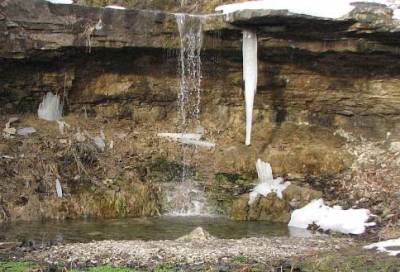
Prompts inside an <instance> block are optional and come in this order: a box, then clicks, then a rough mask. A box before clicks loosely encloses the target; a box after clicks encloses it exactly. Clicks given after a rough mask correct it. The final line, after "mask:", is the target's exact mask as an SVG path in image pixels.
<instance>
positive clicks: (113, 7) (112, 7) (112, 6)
mask: <svg viewBox="0 0 400 272" xmlns="http://www.w3.org/2000/svg"><path fill="white" fill-rule="evenodd" d="M105 8H108V9H126V8H124V7H121V6H117V5H108V6H105Z"/></svg>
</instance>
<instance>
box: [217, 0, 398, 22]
mask: <svg viewBox="0 0 400 272" xmlns="http://www.w3.org/2000/svg"><path fill="white" fill-rule="evenodd" d="M353 2H354V0H324V1H315V0H296V1H293V0H262V1H249V2H243V3H236V4H229V5H222V6H218V7H217V8H216V9H215V10H216V11H221V12H223V13H224V14H229V13H232V12H235V11H240V10H246V9H249V10H256V9H271V10H288V11H289V12H291V13H297V14H304V15H310V16H316V17H324V18H335V19H337V18H341V17H343V16H345V15H346V14H348V13H349V12H351V11H352V10H353V9H354V6H352V5H351V3H353ZM363 2H370V3H379V4H385V5H388V6H389V7H393V8H395V6H394V5H393V1H390V0H375V1H374V0H364V1H363ZM397 15H398V12H396V11H395V16H396V17H397Z"/></svg>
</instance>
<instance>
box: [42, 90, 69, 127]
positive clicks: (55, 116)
mask: <svg viewBox="0 0 400 272" xmlns="http://www.w3.org/2000/svg"><path fill="white" fill-rule="evenodd" d="M62 112H63V103H62V102H61V98H60V96H58V95H54V94H53V93H51V92H48V93H47V94H46V95H45V96H44V97H43V101H42V103H40V105H39V109H38V116H39V118H40V119H43V120H46V121H57V120H60V119H61V117H62Z"/></svg>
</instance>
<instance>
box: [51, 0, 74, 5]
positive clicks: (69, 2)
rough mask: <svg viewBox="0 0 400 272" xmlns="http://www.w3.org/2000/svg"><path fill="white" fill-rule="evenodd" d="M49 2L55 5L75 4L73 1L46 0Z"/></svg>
mask: <svg viewBox="0 0 400 272" xmlns="http://www.w3.org/2000/svg"><path fill="white" fill-rule="evenodd" d="M46 1H47V2H50V3H53V4H68V5H69V4H73V3H74V2H73V1H72V0H46Z"/></svg>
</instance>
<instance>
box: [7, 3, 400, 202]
mask: <svg viewBox="0 0 400 272" xmlns="http://www.w3.org/2000/svg"><path fill="white" fill-rule="evenodd" d="M86 2H87V3H89V2H90V1H86ZM176 2H177V1H158V2H157V1H137V3H136V2H134V1H133V2H131V4H132V5H133V7H136V8H150V7H151V8H153V7H155V8H160V9H169V7H171V9H172V10H176V9H177V8H176V7H177V5H178V7H179V3H176ZM203 2H207V3H208V2H210V4H209V6H207V7H200V8H199V9H200V10H206V11H208V10H211V6H214V2H213V1H203ZM216 2H218V3H217V4H219V2H222V1H216ZM90 3H94V1H92V2H90ZM113 3H114V2H113ZM118 3H119V2H118ZM135 3H136V4H135ZM158 3H163V5H162V6H158ZM120 4H122V3H120ZM164 4H165V5H166V6H164ZM207 5H208V4H207ZM391 15H392V14H391V10H389V9H387V8H386V7H383V6H374V5H372V6H371V5H369V6H365V5H358V6H357V7H356V9H355V10H354V11H353V12H352V13H351V14H349V16H348V17H347V18H344V19H341V20H325V19H321V18H313V17H309V16H300V15H294V14H289V13H287V12H285V11H244V12H239V13H236V14H233V15H232V16H229V17H227V18H225V17H224V16H212V17H208V18H207V19H205V22H204V29H205V33H204V35H205V37H204V49H203V51H202V62H203V63H202V71H203V79H202V98H201V115H200V119H201V123H202V126H203V127H204V128H205V131H206V134H205V137H206V138H207V139H208V140H211V141H214V142H215V143H216V144H217V147H216V148H215V150H212V151H208V150H203V151H200V152H199V153H198V154H197V155H196V156H197V157H196V160H194V161H196V162H197V163H196V167H197V168H198V171H199V172H200V173H202V175H204V176H206V177H208V179H209V180H211V181H212V180H214V175H216V174H218V173H233V174H240V175H242V174H246V175H247V174H248V173H253V174H254V169H255V162H256V160H257V159H258V158H261V159H263V160H265V161H269V162H270V163H271V164H272V166H273V169H274V173H276V174H277V175H281V176H285V177H286V178H287V179H290V180H294V181H298V182H309V183H312V184H313V185H315V184H314V183H313V182H317V183H318V184H319V185H317V186H321V183H322V184H324V182H327V180H332V179H334V178H336V177H340V175H343V174H344V173H351V171H353V170H350V168H351V166H352V165H354V163H355V161H356V160H357V156H359V155H360V154H358V153H354V152H353V151H354V148H355V147H356V146H358V145H359V144H360V142H359V141H358V140H360V139H361V140H362V141H364V140H365V141H367V142H369V143H373V142H374V143H375V142H379V143H380V144H382V145H384V146H386V147H387V146H390V144H391V143H392V142H397V141H400V136H399V135H400V134H399V132H400V127H399V124H400V123H399V122H398V120H399V118H400V100H399V98H400V93H399V90H400V62H399V60H400V56H399V52H400V51H399V42H400V35H399V27H398V22H397V21H393V20H392V19H391ZM242 28H252V29H255V30H256V31H257V32H258V36H259V70H260V71H259V79H260V80H259V84H258V92H257V95H256V102H255V110H254V115H255V117H254V127H253V131H254V134H253V142H252V145H251V146H250V147H246V146H244V144H243V142H244V126H245V123H244V122H245V118H244V98H243V89H242V52H241V29H242ZM178 38H179V34H178V29H177V26H176V22H175V17H174V15H172V14H170V13H166V12H162V11H149V10H126V11H120V10H106V9H100V8H91V7H83V6H78V5H72V6H71V5H70V6H68V5H52V4H49V3H47V2H44V1H41V0H31V1H26V0H9V1H2V2H1V3H0V73H1V75H2V76H1V77H0V113H1V114H3V116H4V120H5V119H6V117H7V116H8V115H9V114H15V113H18V114H20V113H32V112H35V110H36V109H37V106H38V104H39V102H40V99H41V97H42V96H43V94H44V93H45V92H48V91H52V92H57V93H60V94H63V95H65V97H66V98H67V109H66V110H67V112H66V114H67V116H68V115H70V116H78V117H79V118H83V116H86V117H88V118H93V120H97V121H99V120H101V122H102V123H101V124H99V125H98V126H99V127H105V129H107V126H109V128H108V129H109V130H110V135H113V134H112V130H113V128H115V127H118V126H119V125H118V123H119V122H121V120H124V122H125V124H129V125H127V127H125V128H120V129H121V130H122V129H126V130H127V131H129V133H139V134H140V135H142V136H143V135H144V136H143V137H145V138H146V140H148V142H147V143H141V144H137V143H132V144H131V145H132V146H131V147H132V148H133V146H134V148H133V150H134V151H132V152H139V153H140V152H145V153H146V152H147V153H151V154H152V155H151V156H150V157H148V158H153V157H155V156H157V154H158V155H159V156H161V155H162V156H164V157H167V158H168V159H170V160H175V159H177V158H178V157H179V152H178V151H177V150H176V148H174V147H175V146H174V144H171V143H168V142H166V141H164V140H160V139H158V138H157V136H156V134H157V132H165V131H169V132H174V131H175V130H176V119H177V118H176V100H177V89H178V84H179V82H178V73H177V67H178V63H177V59H178V58H177V56H178V52H179V51H178V50H179V39H178ZM2 118H3V117H2ZM149 124H151V127H150V126H149ZM142 136H141V137H142ZM110 137H116V136H115V135H114V136H110ZM361 140H360V141H361ZM127 158H130V157H129V156H128V157H127ZM349 171H350V172H349ZM250 176H252V177H254V175H250ZM249 181H250V182H251V181H252V179H251V178H249V179H248V182H249ZM322 187H323V186H322ZM319 189H321V187H319ZM323 189H324V188H323ZM358 197H359V198H361V196H358ZM354 201H356V200H354Z"/></svg>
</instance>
